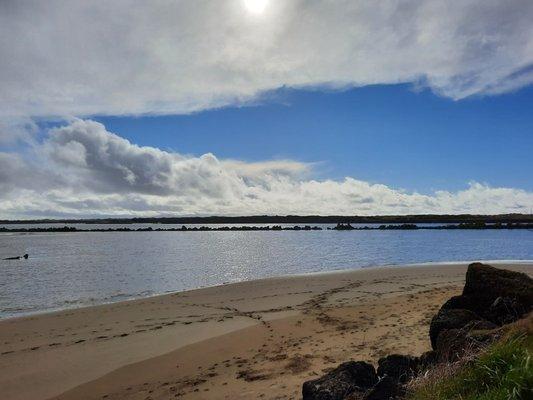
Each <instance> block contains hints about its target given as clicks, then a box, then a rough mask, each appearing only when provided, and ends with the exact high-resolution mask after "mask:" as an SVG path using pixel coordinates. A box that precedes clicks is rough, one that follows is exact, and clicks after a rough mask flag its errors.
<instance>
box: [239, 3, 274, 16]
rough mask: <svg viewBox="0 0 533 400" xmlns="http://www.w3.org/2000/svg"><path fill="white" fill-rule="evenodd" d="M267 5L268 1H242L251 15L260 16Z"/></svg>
mask: <svg viewBox="0 0 533 400" xmlns="http://www.w3.org/2000/svg"><path fill="white" fill-rule="evenodd" d="M267 5H268V0H244V6H245V7H246V9H247V10H248V11H249V12H251V13H252V14H262V13H263V12H264V11H265V8H266V6H267Z"/></svg>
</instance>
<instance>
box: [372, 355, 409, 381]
mask: <svg viewBox="0 0 533 400" xmlns="http://www.w3.org/2000/svg"><path fill="white" fill-rule="evenodd" d="M419 363H420V360H419V359H418V358H416V357H412V356H404V355H400V354H391V355H389V356H387V357H383V358H381V359H380V360H379V361H378V371H377V372H378V376H380V377H384V376H388V377H389V378H391V379H392V380H394V381H396V382H402V383H404V382H406V381H408V380H409V379H410V378H411V377H413V376H414V375H415V374H416V373H417V371H418V365H419Z"/></svg>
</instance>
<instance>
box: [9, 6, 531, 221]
mask: <svg viewBox="0 0 533 400" xmlns="http://www.w3.org/2000/svg"><path fill="white" fill-rule="evenodd" d="M531 20H533V3H532V2H531V1H527V0H509V1H506V2H501V1H496V0H494V1H492V0H485V1H478V0H465V1H462V2H458V3H456V4H454V5H453V7H452V6H450V5H449V3H448V2H446V1H439V0H432V1H429V0H428V1H425V0H406V1H402V2H398V1H382V2H375V1H358V2H353V1H343V0H339V1H335V2H331V1H325V0H324V1H320V0H308V1H303V0H294V1H281V0H246V1H245V0H224V1H222V0H220V1H207V0H205V1H203V0H195V1H192V0H182V1H154V2H146V3H140V2H133V1H125V0H124V1H121V0H117V1H115V2H110V4H105V3H104V2H101V3H100V2H91V3H88V2H83V1H70V2H64V1H55V0H52V1H50V2H47V3H46V5H45V4H44V3H43V2H40V1H25V2H18V1H13V0H5V1H3V2H1V3H0V88H1V90H0V218H5V219H12V218H23V219H24V218H40V217H80V218H81V217H98V216H141V215H142V216H177V215H256V214H322V215H327V214H345V215H357V214H359V215H376V214H415V213H454V214H457V213H507V212H524V213H529V212H530V210H531V209H532V208H533V180H532V179H531V176H533V162H531V154H532V151H533V111H532V110H533V85H531V83H532V82H533V25H532V24H531V22H530V21H531Z"/></svg>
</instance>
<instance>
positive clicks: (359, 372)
mask: <svg viewBox="0 0 533 400" xmlns="http://www.w3.org/2000/svg"><path fill="white" fill-rule="evenodd" d="M532 306H533V280H532V279H531V278H529V276H527V275H526V274H522V273H519V272H513V271H507V270H502V269H497V268H494V267H491V266H489V265H485V264H481V263H473V264H470V265H469V266H468V270H467V274H466V283H465V287H464V289H463V293H462V295H460V296H454V297H452V298H450V299H449V300H448V301H447V302H446V303H444V304H443V306H442V307H441V308H440V310H439V311H438V313H437V314H436V315H435V316H434V317H433V319H432V320H431V324H430V329H429V338H430V341H431V346H432V348H433V350H431V351H428V352H426V353H424V354H422V355H421V356H420V357H412V356H407V355H400V354H392V355H389V356H387V357H383V358H381V359H380V360H379V361H378V369H377V373H376V371H375V370H374V367H373V366H372V365H370V364H367V363H365V362H354V361H351V362H348V363H344V364H341V365H340V366H339V367H337V368H336V369H334V370H333V371H331V372H330V373H328V374H327V375H324V376H323V377H321V378H318V379H315V380H312V381H308V382H305V383H304V385H303V399H304V400H392V399H399V398H402V396H403V395H404V392H405V391H404V384H405V383H406V382H407V381H408V380H409V379H411V378H412V377H413V376H415V375H416V374H417V373H420V372H421V371H422V372H423V371H425V370H427V369H428V368H430V367H431V365H433V364H435V363H438V362H442V361H451V360H452V361H453V360H455V359H457V358H459V357H461V356H462V355H464V353H465V352H468V351H477V350H479V349H480V348H482V347H484V346H486V345H487V344H488V343H490V342H491V341H493V340H495V339H497V338H498V337H499V336H501V332H502V329H504V328H500V327H501V326H502V325H504V324H508V323H510V322H514V321H516V320H518V319H520V318H521V317H522V316H524V315H525V314H527V313H528V312H530V311H531V309H532Z"/></svg>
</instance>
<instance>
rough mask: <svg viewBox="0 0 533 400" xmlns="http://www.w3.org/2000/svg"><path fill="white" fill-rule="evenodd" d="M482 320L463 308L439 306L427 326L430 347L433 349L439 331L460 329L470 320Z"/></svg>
mask: <svg viewBox="0 0 533 400" xmlns="http://www.w3.org/2000/svg"><path fill="white" fill-rule="evenodd" d="M481 320H483V319H482V318H481V317H480V316H479V315H477V314H475V313H473V312H472V311H469V310H463V309H445V308H444V309H443V308H441V309H440V310H439V312H438V313H437V315H435V316H434V317H433V319H432V320H431V324H430V326H429V339H430V340H431V347H432V348H433V349H435V348H436V347H435V346H436V344H437V337H438V336H439V333H440V332H441V331H443V330H446V329H460V328H462V327H464V326H465V325H466V324H468V323H469V322H471V321H481Z"/></svg>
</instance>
